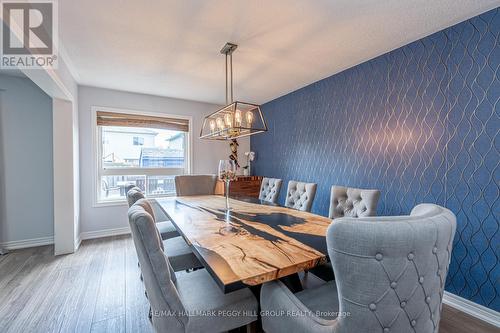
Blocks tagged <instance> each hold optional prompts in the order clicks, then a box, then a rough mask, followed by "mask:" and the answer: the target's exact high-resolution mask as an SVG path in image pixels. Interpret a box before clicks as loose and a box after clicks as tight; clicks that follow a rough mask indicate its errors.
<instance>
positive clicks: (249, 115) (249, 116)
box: [245, 111, 253, 127]
mask: <svg viewBox="0 0 500 333" xmlns="http://www.w3.org/2000/svg"><path fill="white" fill-rule="evenodd" d="M245 117H246V118H247V124H248V127H252V123H253V112H252V111H247V113H246V114H245Z"/></svg>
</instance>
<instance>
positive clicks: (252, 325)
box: [246, 321, 257, 333]
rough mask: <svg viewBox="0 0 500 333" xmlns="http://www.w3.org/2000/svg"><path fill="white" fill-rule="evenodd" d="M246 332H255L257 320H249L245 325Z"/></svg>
mask: <svg viewBox="0 0 500 333" xmlns="http://www.w3.org/2000/svg"><path fill="white" fill-rule="evenodd" d="M246 333H257V322H256V321H254V322H251V323H250V324H248V325H247V326H246Z"/></svg>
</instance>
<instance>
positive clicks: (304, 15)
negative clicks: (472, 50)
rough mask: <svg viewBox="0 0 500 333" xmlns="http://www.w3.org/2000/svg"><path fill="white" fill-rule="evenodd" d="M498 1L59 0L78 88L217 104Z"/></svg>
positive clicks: (323, 69) (279, 85) (269, 94)
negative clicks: (227, 56) (230, 83)
mask: <svg viewBox="0 0 500 333" xmlns="http://www.w3.org/2000/svg"><path fill="white" fill-rule="evenodd" d="M499 5H500V0H314V1H311V0H301V1H297V0H268V1H265V0H262V1H260V0H259V1H257V0H253V1H248V0H237V1H236V0H226V1H224V0H210V1H208V0H207V1H204V0H199V1H196V0H169V1H165V0H156V1H154V0H148V1H133V0H128V1H124V0H106V1H103V0H85V1H82V0H64V1H59V11H60V15H59V16H60V23H59V30H60V35H61V40H62V42H63V45H64V48H65V49H66V53H67V55H68V56H69V58H70V60H71V62H72V67H73V71H74V72H76V74H77V80H78V82H79V83H80V84H83V85H90V86H97V87H105V88H112V89H119V90H125V91H133V92H139V93H147V94H153V95H161V96H169V97H176V98H184V99H190V100H198V101H205V102H212V103H217V104H222V103H223V102H224V56H223V55H221V54H219V50H220V48H221V47H222V46H223V45H224V43H225V42H227V41H231V42H235V43H237V44H239V47H238V49H237V50H236V52H235V53H234V56H233V62H234V79H235V99H238V100H242V101H247V102H255V103H264V102H266V101H269V100H271V99H274V98H276V97H278V96H281V95H284V94H286V93H288V92H290V91H293V90H295V89H298V88H301V87H303V86H305V85H307V84H310V83H312V82H315V81H318V80H320V79H322V78H325V77H328V76H330V75H332V74H335V73H338V72H340V71H342V70H344V69H346V68H349V67H352V66H354V65H356V64H359V63H361V62H364V61H366V60H368V59H371V58H374V57H376V56H378V55H381V54H383V53H386V52H388V51H390V50H393V49H395V48H398V47H400V46H402V45H405V44H408V43H410V42H412V41H415V40H417V39H419V38H421V37H424V36H426V35H429V34H431V33H434V32H436V31H439V30H441V29H443V28H446V27H448V26H451V25H453V24H455V23H458V22H461V21H464V20H466V19H468V18H470V17H473V16H476V15H478V14H481V13H483V12H485V11H487V10H489V9H492V8H495V7H497V6H499Z"/></svg>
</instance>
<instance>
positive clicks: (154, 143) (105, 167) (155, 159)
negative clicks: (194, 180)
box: [95, 109, 190, 203]
mask: <svg viewBox="0 0 500 333" xmlns="http://www.w3.org/2000/svg"><path fill="white" fill-rule="evenodd" d="M95 115H96V117H95V119H96V121H95V125H96V135H97V138H98V140H96V142H98V143H99V144H98V146H97V147H96V148H97V149H96V152H97V156H96V158H97V172H96V184H97V186H96V188H97V190H96V192H97V193H96V197H97V200H96V202H97V203H110V202H123V201H124V200H125V199H126V193H127V190H128V189H129V188H130V187H131V186H138V187H140V188H141V189H142V190H143V191H144V192H145V193H146V195H147V196H153V197H154V196H167V195H174V194H175V184H174V177H175V176H176V175H181V174H186V173H189V162H190V154H189V148H190V147H189V141H190V140H189V137H190V132H189V130H190V128H189V126H190V121H189V119H187V118H181V117H179V118H177V117H171V116H168V117H158V116H149V115H143V114H136V113H122V112H114V111H113V112H108V111H104V110H103V111H101V109H97V110H96V111H95Z"/></svg>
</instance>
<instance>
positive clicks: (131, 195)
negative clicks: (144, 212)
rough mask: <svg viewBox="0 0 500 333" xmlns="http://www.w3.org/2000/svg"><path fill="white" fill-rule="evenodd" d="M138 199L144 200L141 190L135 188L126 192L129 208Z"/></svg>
mask: <svg viewBox="0 0 500 333" xmlns="http://www.w3.org/2000/svg"><path fill="white" fill-rule="evenodd" d="M140 199H144V193H143V192H142V190H141V189H140V188H138V187H136V186H134V187H132V188H131V189H130V190H128V191H127V203H128V206H129V207H132V205H133V204H134V203H135V202H136V201H137V200H140Z"/></svg>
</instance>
